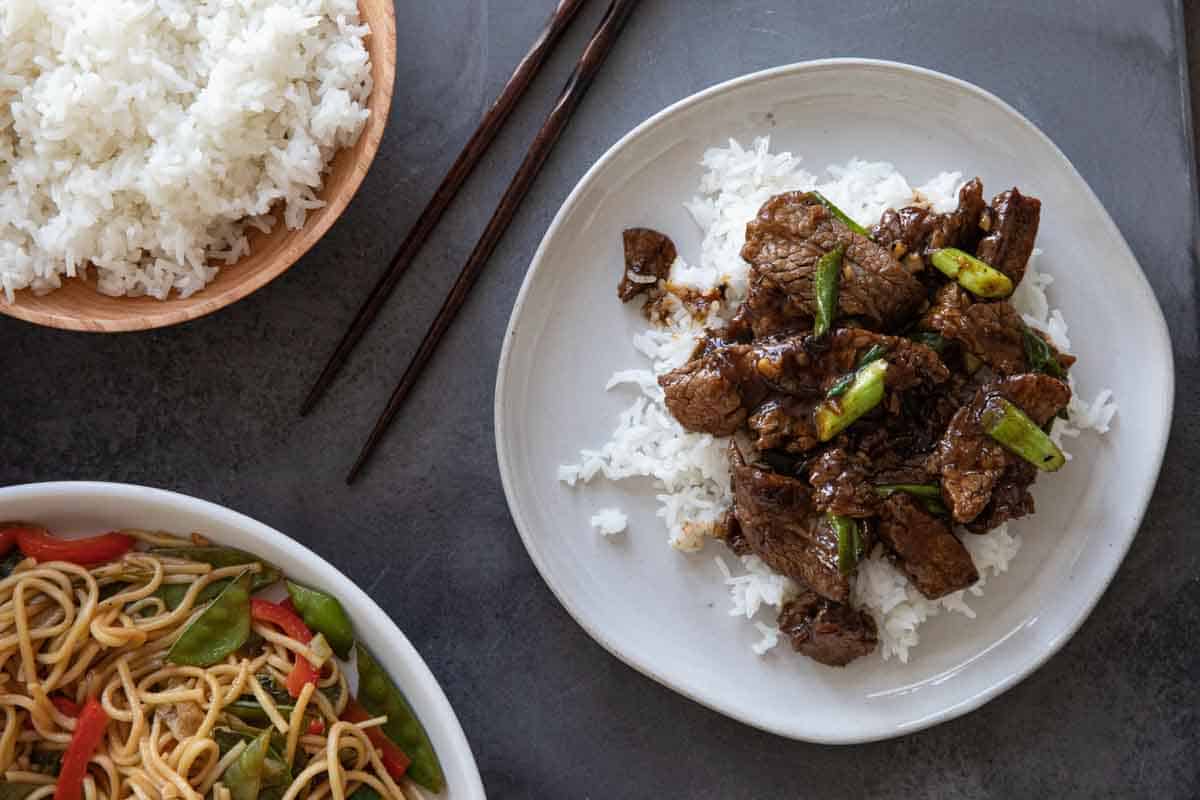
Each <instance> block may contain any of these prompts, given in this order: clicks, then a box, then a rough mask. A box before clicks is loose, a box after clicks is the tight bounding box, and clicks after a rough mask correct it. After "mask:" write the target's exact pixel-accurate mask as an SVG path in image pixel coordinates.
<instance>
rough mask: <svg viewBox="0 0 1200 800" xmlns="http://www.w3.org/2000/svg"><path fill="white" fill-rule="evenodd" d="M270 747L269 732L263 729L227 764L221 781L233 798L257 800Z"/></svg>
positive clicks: (235, 799)
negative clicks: (227, 766)
mask: <svg viewBox="0 0 1200 800" xmlns="http://www.w3.org/2000/svg"><path fill="white" fill-rule="evenodd" d="M270 747H271V734H270V732H269V731H264V732H263V733H262V735H260V736H259V737H258V738H257V739H255V740H254V741H252V742H251V743H250V744H248V745H246V749H245V750H243V751H242V754H241V755H240V756H238V757H237V760H236V761H234V762H233V763H232V764H230V765H229V768H228V769H226V770H225V774H224V775H222V776H221V782H222V783H224V784H225V786H226V788H228V789H229V794H230V795H231V796H232V797H233V800H258V794H259V790H260V789H261V788H262V783H263V773H264V772H266V766H267V750H269V749H270Z"/></svg>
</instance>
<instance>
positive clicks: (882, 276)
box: [742, 192, 925, 336]
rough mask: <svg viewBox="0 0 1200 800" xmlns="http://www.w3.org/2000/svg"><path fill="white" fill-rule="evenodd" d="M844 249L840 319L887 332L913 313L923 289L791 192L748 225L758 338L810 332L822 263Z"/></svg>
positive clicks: (750, 302)
mask: <svg viewBox="0 0 1200 800" xmlns="http://www.w3.org/2000/svg"><path fill="white" fill-rule="evenodd" d="M839 244H842V245H845V247H846V252H845V255H844V257H843V261H842V275H841V283H840V288H839V291H838V306H839V309H840V315H841V316H849V317H858V318H861V319H862V320H864V321H865V323H866V324H868V325H869V326H870V327H873V328H890V327H894V326H896V325H899V324H901V323H903V322H904V321H905V320H907V319H908V318H909V317H911V316H912V315H913V314H915V313H916V311H917V310H918V308H919V307H920V305H921V303H922V302H923V301H924V299H925V293H924V289H923V287H922V286H921V283H920V281H918V280H916V279H915V278H914V277H913V276H912V275H910V274H908V272H907V271H905V269H904V268H903V267H902V266H901V265H900V263H899V262H898V261H896V259H894V258H892V255H891V253H889V252H888V250H887V249H886V248H884V247H881V246H880V245H878V244H876V243H875V242H873V241H871V240H870V239H869V238H867V237H866V236H861V235H859V234H856V233H854V232H853V231H851V230H850V229H849V228H847V227H846V226H845V225H844V224H843V223H842V222H840V221H839V220H838V219H836V218H835V217H834V216H833V214H832V213H831V212H830V211H829V210H828V209H826V208H825V207H824V206H822V205H820V204H819V203H818V202H817V201H816V200H815V199H814V198H813V197H812V195H810V194H808V193H804V192H788V193H786V194H780V195H776V196H775V197H772V198H771V199H770V200H768V201H767V202H766V203H765V204H764V205H763V207H762V208H761V209H760V210H759V212H758V216H757V217H756V218H755V219H754V220H753V221H751V222H750V223H749V224H748V225H747V226H746V245H745V246H744V247H743V248H742V258H744V259H745V260H746V261H748V262H749V263H750V289H749V294H748V297H747V300H746V303H745V306H744V307H743V311H744V312H745V316H748V317H749V322H750V325H751V327H752V328H753V331H754V334H755V335H756V336H764V335H769V334H773V333H778V332H779V331H781V330H789V329H793V328H796V327H801V328H807V327H809V326H810V324H811V321H812V318H813V313H814V310H815V307H816V306H815V300H814V297H813V274H814V271H815V268H816V264H817V261H818V260H819V259H820V258H821V256H823V255H825V254H826V253H828V252H829V251H830V250H833V249H834V248H835V247H836V246H837V245H839Z"/></svg>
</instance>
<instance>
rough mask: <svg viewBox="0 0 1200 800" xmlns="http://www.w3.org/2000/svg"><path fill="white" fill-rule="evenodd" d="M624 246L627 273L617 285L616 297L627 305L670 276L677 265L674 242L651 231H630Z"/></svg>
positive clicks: (638, 229) (625, 233)
mask: <svg viewBox="0 0 1200 800" xmlns="http://www.w3.org/2000/svg"><path fill="white" fill-rule="evenodd" d="M622 238H623V239H624V243H625V271H624V272H622V273H621V282H620V284H618V285H617V297H619V298H621V302H623V303H628V302H629V301H630V300H632V299H633V298H635V297H637V296H638V295H639V294H641V293H642V292H644V291H646V290H647V289H650V288H653V287H654V286H655V285H656V284H657V283H658V282H659V281H660V280H666V278H667V276H668V275H670V274H671V265H672V264H674V263H675V258H676V255H677V253H676V251H675V243H674V242H672V241H671V240H670V238H668V237H667V236H666V235H664V234H661V233H659V232H658V231H655V230H651V229H650V228H629V229H628V230H626V231H625V232H624V234H623V235H622Z"/></svg>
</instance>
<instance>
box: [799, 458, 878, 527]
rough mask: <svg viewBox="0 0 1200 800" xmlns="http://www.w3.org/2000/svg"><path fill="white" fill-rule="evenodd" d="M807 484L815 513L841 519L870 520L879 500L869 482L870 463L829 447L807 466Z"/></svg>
mask: <svg viewBox="0 0 1200 800" xmlns="http://www.w3.org/2000/svg"><path fill="white" fill-rule="evenodd" d="M808 482H809V484H810V485H811V486H812V487H813V499H814V502H815V503H816V506H817V510H819V511H824V512H826V513H829V514H839V515H841V516H843V517H870V516H873V515H874V514H875V513H876V512H877V511H878V510H879V504H880V498H879V494H878V493H877V492H876V491H875V485H874V483H873V482H872V480H871V473H870V461H869V460H868V459H867V458H865V457H863V456H860V455H855V454H852V453H849V452H847V451H846V450H843V449H842V448H840V447H833V448H830V449H829V450H826V451H825V452H824V453H822V454H821V455H819V456H817V457H816V458H814V459H813V460H812V461H811V462H810V463H809V468H808Z"/></svg>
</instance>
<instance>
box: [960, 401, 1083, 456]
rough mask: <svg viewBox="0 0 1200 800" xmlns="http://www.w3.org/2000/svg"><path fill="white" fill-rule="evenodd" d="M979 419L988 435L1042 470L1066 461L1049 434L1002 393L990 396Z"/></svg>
mask: <svg viewBox="0 0 1200 800" xmlns="http://www.w3.org/2000/svg"><path fill="white" fill-rule="evenodd" d="M979 420H980V423H981V424H982V425H983V430H984V431H985V432H986V433H987V435H988V436H991V437H992V438H993V439H995V440H996V441H997V442H999V443H1000V444H1002V445H1004V447H1005V448H1007V449H1008V450H1011V451H1012V452H1014V453H1016V454H1017V455H1019V456H1020V457H1021V458H1023V459H1025V460H1026V461H1028V462H1029V463H1030V464H1033V465H1034V466H1035V467H1037V468H1038V469H1040V470H1045V471H1046V472H1054V471H1056V470H1058V469H1060V468H1061V467H1062V465H1063V464H1065V463H1067V459H1066V456H1064V455H1063V452H1062V450H1060V449H1058V445H1056V444H1055V443H1054V442H1053V441H1052V440H1051V439H1050V437H1049V435H1047V433H1046V432H1045V431H1044V430H1042V429H1041V428H1039V427H1038V425H1037V423H1036V422H1034V421H1033V420H1031V419H1030V418H1029V417H1028V416H1027V415H1026V414H1025V412H1024V411H1022V410H1021V409H1019V408H1017V407H1016V406H1015V405H1013V404H1012V403H1010V402H1009V401H1007V400H1005V399H1004V398H1003V397H993V398H991V399H990V400H988V402H987V404H986V405H985V406H984V409H983V412H982V413H981V414H980V417H979Z"/></svg>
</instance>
